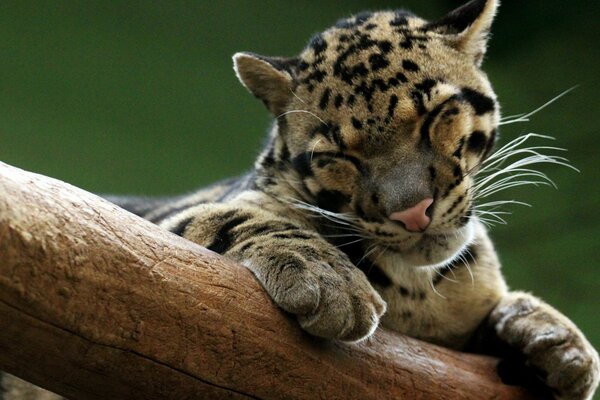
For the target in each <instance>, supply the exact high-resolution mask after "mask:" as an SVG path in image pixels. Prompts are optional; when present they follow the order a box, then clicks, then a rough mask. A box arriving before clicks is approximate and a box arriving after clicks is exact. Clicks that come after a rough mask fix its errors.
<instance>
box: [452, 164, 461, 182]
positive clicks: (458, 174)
mask: <svg viewBox="0 0 600 400" xmlns="http://www.w3.org/2000/svg"><path fill="white" fill-rule="evenodd" d="M452 173H453V174H454V177H455V178H457V179H458V178H460V177H462V169H460V165H456V166H454V170H453V171H452Z"/></svg>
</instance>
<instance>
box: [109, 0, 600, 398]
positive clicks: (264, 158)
mask: <svg viewBox="0 0 600 400" xmlns="http://www.w3.org/2000/svg"><path fill="white" fill-rule="evenodd" d="M497 5H498V2H497V0H473V1H470V2H469V3H467V4H466V5H464V6H463V7H461V8H459V9H457V10H455V11H453V12H451V13H449V14H448V15H446V16H445V17H443V18H441V19H439V20H438V21H435V22H428V21H426V20H424V19H421V18H419V17H417V16H416V15H414V14H412V13H410V12H408V11H403V10H399V11H386V12H375V13H361V14H358V15H355V16H352V17H350V18H346V19H342V20H340V21H339V22H338V23H337V24H336V25H335V26H333V27H331V28H330V29H328V30H326V31H324V32H322V33H320V34H317V35H315V36H314V37H313V38H312V39H311V40H310V41H309V43H308V45H307V46H306V48H305V49H304V50H303V51H302V53H301V54H300V55H299V56H298V57H295V58H271V57H263V56H259V55H256V54H252V53H238V54H236V55H235V56H234V64H235V71H236V74H237V76H238V78H239V79H240V81H241V82H242V84H243V85H244V86H245V87H246V88H247V89H248V90H249V91H250V92H251V93H252V94H253V95H255V96H256V97H257V98H258V99H260V100H261V101H262V102H263V103H264V104H265V106H266V107H267V109H268V110H269V111H270V112H271V114H272V115H273V116H274V123H273V126H272V129H271V131H270V134H269V140H268V144H267V145H266V147H265V149H264V151H263V152H262V153H261V154H260V156H259V157H258V159H257V161H256V164H255V168H254V170H253V171H252V172H251V173H249V174H247V175H245V176H242V177H240V178H237V179H232V180H229V181H225V182H222V183H219V184H216V185H214V186H212V187H209V188H207V189H202V190H200V191H198V192H196V193H193V194H191V195H186V196H181V197H178V198H175V199H161V200H153V201H151V202H148V201H147V200H144V199H142V200H141V201H140V200H139V199H131V198H129V199H118V198H111V200H113V201H115V202H116V203H118V204H121V205H122V206H124V207H125V208H128V209H129V210H132V211H133V212H136V213H137V214H139V215H141V216H143V217H145V218H147V219H149V220H150V221H153V222H155V223H157V224H159V225H160V226H162V227H164V228H166V229H169V230H171V231H172V232H174V233H176V234H178V235H181V236H183V237H185V238H187V239H190V240H192V241H194V242H197V243H199V244H202V245H204V246H206V247H207V248H209V249H211V250H213V251H215V252H218V253H220V254H223V255H225V256H226V257H229V258H231V259H234V260H236V261H239V262H241V263H242V264H244V265H246V266H247V267H248V268H249V269H250V270H252V272H253V273H254V274H255V275H256V277H257V279H258V280H259V281H260V282H261V283H262V285H263V286H264V288H265V290H266V291H267V292H268V293H269V294H270V296H271V297H272V298H273V300H274V301H275V303H277V304H278V305H279V306H280V307H281V308H283V309H284V310H286V311H288V312H289V313H291V314H293V315H295V316H296V317H297V319H298V321H299V323H300V325H301V326H302V327H303V328H304V329H305V330H306V331H308V332H310V333H311V334H314V335H318V336H322V337H326V338H335V339H341V340H350V341H355V340H360V339H363V338H365V337H367V336H369V335H370V334H371V333H372V332H373V331H374V330H375V328H376V327H377V326H378V324H379V323H380V322H381V323H382V324H383V325H385V326H387V327H388V328H390V329H393V330H395V331H398V332H401V333H404V334H407V335H410V336H413V337H416V338H420V339H424V340H427V341H430V342H433V343H437V344H441V345H444V346H448V347H452V348H457V349H475V348H476V347H477V349H478V350H480V351H489V352H494V351H495V350H496V351H497V350H498V348H499V347H498V343H503V344H505V345H508V346H510V347H511V348H512V349H513V350H515V351H516V352H517V353H518V354H520V355H522V356H523V357H524V358H523V359H524V360H525V361H524V362H525V364H526V365H527V366H528V367H534V368H535V370H536V371H543V374H541V375H540V377H541V378H542V379H543V380H544V382H545V383H546V384H547V385H548V386H549V387H550V388H551V389H552V390H553V392H554V393H555V394H556V396H557V397H559V398H564V399H584V398H590V397H591V396H592V392H593V391H594V390H595V387H596V386H597V383H598V375H599V372H598V371H599V367H598V365H599V363H598V355H597V353H596V351H595V350H594V349H593V348H592V346H591V345H590V344H589V342H588V341H587V340H586V339H585V337H584V336H583V334H582V333H581V332H580V331H579V330H578V329H577V328H576V327H575V326H574V325H573V324H572V323H571V322H570V321H569V320H568V319H566V317H564V316H562V315H561V314H560V313H558V311H556V310H554V309H553V308H551V307H550V306H548V305H546V304H544V303H542V302H541V301H539V300H538V299H536V298H534V297H533V296H530V295H527V294H523V293H514V292H509V291H508V289H507V286H506V284H505V282H504V279H503V277H502V275H501V273H500V264H499V261H498V258H497V256H496V253H495V251H494V248H493V245H492V243H491V241H490V239H489V238H488V234H487V231H486V229H485V228H484V226H483V225H482V223H481V222H480V221H479V219H478V217H477V215H476V213H475V212H474V201H475V195H476V193H475V192H476V190H475V189H476V186H475V183H474V179H475V176H476V174H477V172H478V171H479V169H480V168H481V165H482V163H484V162H485V160H486V158H488V157H489V156H490V154H492V151H493V147H494V141H495V139H496V136H497V130H498V125H499V121H500V107H499V105H498V102H497V99H496V95H495V94H494V92H493V90H492V87H491V85H490V82H489V81H488V79H487V76H486V75H485V73H484V72H483V71H482V70H481V64H482V61H483V57H484V55H485V50H486V45H487V38H488V34H489V29H490V26H491V23H492V20H493V17H494V15H495V13H496V8H497ZM424 198H432V199H433V200H434V202H433V204H432V205H431V206H430V207H429V208H428V209H427V215H428V217H429V218H430V220H431V223H430V224H429V226H428V227H427V229H426V230H425V231H424V232H411V231H409V230H407V229H406V227H405V226H404V225H403V224H402V223H400V222H398V221H394V220H392V219H390V218H389V216H390V215H391V214H392V213H394V212H397V211H402V210H405V209H407V208H410V207H412V206H414V205H415V204H417V203H418V202H419V201H420V200H422V199H424Z"/></svg>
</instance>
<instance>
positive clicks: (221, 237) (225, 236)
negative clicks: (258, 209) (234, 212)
mask: <svg viewBox="0 0 600 400" xmlns="http://www.w3.org/2000/svg"><path fill="white" fill-rule="evenodd" d="M223 217H225V216H223ZM250 218H251V217H250V216H249V215H240V216H237V217H234V218H233V219H230V220H229V221H227V222H226V223H225V224H223V226H221V228H220V229H219V231H218V232H217V234H216V235H215V238H214V239H213V242H212V243H211V244H210V245H208V246H206V248H207V249H209V250H212V251H214V252H215V253H219V254H223V253H225V252H226V251H227V250H229V249H230V248H231V246H232V245H233V244H234V241H235V237H234V235H233V233H232V232H231V231H232V230H233V229H234V228H235V227H236V226H238V225H241V224H243V223H244V222H246V221H248V220H249V219H250Z"/></svg>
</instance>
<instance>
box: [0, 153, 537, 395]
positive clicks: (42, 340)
mask: <svg viewBox="0 0 600 400" xmlns="http://www.w3.org/2000/svg"><path fill="white" fill-rule="evenodd" d="M496 362H497V360H495V359H493V358H490V357H485V356H478V355H472V354H464V353H459V352H455V351H451V350H448V349H444V348H441V347H438V346H434V345H431V344H428V343H424V342H421V341H418V340H415V339H411V338H407V337H403V336H400V335H398V334H395V333H393V332H389V331H386V330H383V329H378V330H377V332H376V333H375V335H374V336H372V337H371V338H370V339H368V340H366V341H363V342H361V343H342V342H337V341H328V340H322V339H317V338H314V337H310V336H309V335H307V334H305V333H304V332H302V331H301V330H300V328H299V326H298V325H297V323H296V322H295V320H294V319H293V318H291V317H290V316H288V315H286V314H285V313H284V312H282V311H281V310H279V309H278V308H277V307H276V306H275V305H274V304H273V303H272V302H271V301H270V299H269V298H268V296H267V295H266V294H265V292H264V291H263V290H262V289H261V287H260V285H259V284H258V283H257V281H256V280H255V279H254V277H253V276H252V274H251V273H250V272H249V271H248V270H246V269H245V268H244V267H242V266H240V265H237V264H236V263H234V262H231V261H228V260H227V259H225V258H223V257H221V256H219V255H217V254H214V253H212V252H210V251H208V250H206V249H204V248H202V247H201V246H198V245H196V244H194V243H191V242H189V241H187V240H185V239H182V238H180V237H177V236H175V235H173V234H171V233H168V232H165V231H163V230H161V229H160V228H158V227H156V226H154V225H152V224H151V223H149V222H147V221H145V220H142V219H141V218H138V217H136V216H135V215H132V214H130V213H128V212H126V211H124V210H122V209H120V208H118V207H116V206H114V205H112V204H110V203H108V202H107V201H104V200H103V199H101V198H99V197H97V196H95V195H93V194H91V193H87V192H85V191H83V190H81V189H78V188H75V187H73V186H71V185H68V184H66V183H63V182H60V181H57V180H54V179H51V178H48V177H44V176H41V175H36V174H32V173H29V172H25V171H22V170H20V169H17V168H14V167H11V166H8V165H6V164H3V163H0V370H4V371H7V372H9V373H12V374H14V375H17V376H19V377H21V378H23V379H26V380H28V381H31V382H33V383H35V384H37V385H40V386H42V387H44V388H47V389H49V390H52V391H54V392H56V393H59V394H61V395H64V396H66V397H69V398H72V399H178V400H181V399H319V398H323V399H361V400H364V399H386V398H389V399H442V400H443V399H478V400H481V399H496V400H499V399H530V398H533V397H532V396H531V395H530V394H529V393H527V392H526V391H525V390H524V389H521V388H518V387H512V386H507V385H504V384H502V382H501V381H500V379H499V378H498V377H497V375H496V373H495V366H496Z"/></svg>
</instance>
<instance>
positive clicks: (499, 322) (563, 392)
mask: <svg viewBox="0 0 600 400" xmlns="http://www.w3.org/2000/svg"><path fill="white" fill-rule="evenodd" d="M490 318H491V321H492V322H493V324H494V329H495V331H496V334H497V336H498V337H499V338H500V340H502V341H503V342H505V343H506V344H508V345H509V346H510V347H511V348H512V349H516V350H517V351H519V352H520V353H521V354H522V355H523V356H524V359H525V362H526V364H527V366H528V367H531V368H532V369H533V370H535V371H537V375H538V377H539V378H540V379H542V381H543V382H544V383H545V384H546V385H547V386H548V387H549V388H550V389H551V390H552V392H553V393H554V395H555V397H556V398H557V399H561V400H583V399H591V398H592V396H593V394H594V392H595V390H596V388H597V386H598V381H599V379H600V361H599V358H598V353H597V352H596V350H595V349H594V348H593V347H592V345H591V344H590V343H589V342H588V341H587V339H586V338H585V336H584V335H583V333H581V331H580V330H579V329H578V328H577V327H576V326H575V325H574V324H573V323H572V322H571V321H570V320H569V319H567V318H566V317H565V316H564V315H562V314H561V313H559V312H558V311H557V310H555V309H553V308H552V307H550V306H549V305H547V304H545V303H543V302H541V301H539V300H538V299H536V298H535V297H533V296H531V295H528V294H525V293H511V294H509V295H508V296H507V297H506V298H505V299H504V300H503V301H502V302H501V303H500V305H499V306H498V307H497V308H496V309H495V310H494V311H493V312H492V314H491V316H490Z"/></svg>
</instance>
